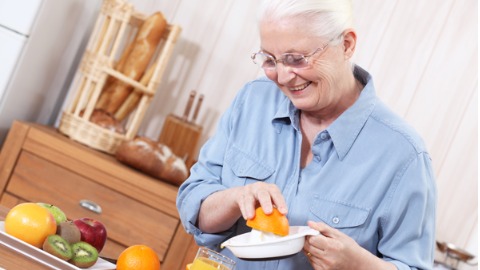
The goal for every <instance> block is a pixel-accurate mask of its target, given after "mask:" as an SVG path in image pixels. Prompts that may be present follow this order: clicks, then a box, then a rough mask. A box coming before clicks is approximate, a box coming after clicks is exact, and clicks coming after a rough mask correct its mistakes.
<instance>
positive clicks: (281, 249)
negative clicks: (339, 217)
mask: <svg viewBox="0 0 480 270" xmlns="http://www.w3.org/2000/svg"><path fill="white" fill-rule="evenodd" d="M318 234H319V232H318V231H316V230H314V229H312V228H310V227H308V226H290V230H289V233H288V235H287V236H283V237H279V238H275V239H269V240H266V241H255V240H254V239H252V237H251V236H252V233H251V232H249V233H244V234H241V235H237V236H235V237H232V238H230V239H229V240H227V241H225V242H223V243H222V245H221V246H222V247H226V248H228V249H230V251H232V253H233V255H235V256H237V257H238V258H245V259H261V258H272V257H280V256H288V255H292V254H295V253H298V252H300V251H301V250H302V248H303V244H304V243H305V236H307V235H318Z"/></svg>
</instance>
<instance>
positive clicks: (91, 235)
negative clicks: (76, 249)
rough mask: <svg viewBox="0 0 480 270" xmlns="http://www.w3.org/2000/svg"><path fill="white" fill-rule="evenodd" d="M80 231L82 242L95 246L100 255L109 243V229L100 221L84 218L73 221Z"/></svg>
mask: <svg viewBox="0 0 480 270" xmlns="http://www.w3.org/2000/svg"><path fill="white" fill-rule="evenodd" d="M73 223H75V225H76V226H77V227H78V229H79V230H80V235H81V238H82V241H85V242H87V243H89V244H90V245H92V246H94V247H95V248H96V249H97V251H98V253H100V251H101V250H102V249H103V246H104V245H105V242H106V241H107V229H106V228H105V226H104V225H103V224H102V223H101V222H100V221H98V220H95V219H92V218H88V217H84V218H79V219H75V220H74V221H73Z"/></svg>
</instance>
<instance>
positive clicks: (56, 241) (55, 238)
mask: <svg viewBox="0 0 480 270" xmlns="http://www.w3.org/2000/svg"><path fill="white" fill-rule="evenodd" d="M43 250H44V251H46V252H48V253H50V254H52V255H53V256H55V257H57V258H60V259H62V260H64V261H68V260H70V259H71V258H72V256H73V252H72V247H71V246H70V243H68V242H67V240H65V239H64V238H63V237H61V236H60V235H56V234H52V235H49V236H48V237H47V238H46V239H45V241H44V242H43Z"/></svg>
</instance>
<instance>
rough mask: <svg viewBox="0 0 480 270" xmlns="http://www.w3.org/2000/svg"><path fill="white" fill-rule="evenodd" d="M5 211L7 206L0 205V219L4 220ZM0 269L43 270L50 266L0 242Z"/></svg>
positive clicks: (6, 211)
mask: <svg viewBox="0 0 480 270" xmlns="http://www.w3.org/2000/svg"><path fill="white" fill-rule="evenodd" d="M7 213H8V208H6V207H5V206H2V205H0V220H5V216H6V215H7ZM0 269H8V270H10V269H19V270H23V269H35V270H37V269H38V270H44V269H50V268H49V267H47V266H45V265H43V264H40V263H38V262H36V261H34V260H32V259H30V258H28V257H26V256H24V255H22V254H20V253H18V252H16V251H14V250H12V249H10V248H7V247H6V246H4V245H2V244H0Z"/></svg>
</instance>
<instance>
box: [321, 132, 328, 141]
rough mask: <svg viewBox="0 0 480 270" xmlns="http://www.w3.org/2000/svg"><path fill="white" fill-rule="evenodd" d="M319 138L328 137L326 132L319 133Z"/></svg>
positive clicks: (324, 138)
mask: <svg viewBox="0 0 480 270" xmlns="http://www.w3.org/2000/svg"><path fill="white" fill-rule="evenodd" d="M320 139H322V140H326V139H328V134H327V133H321V134H320Z"/></svg>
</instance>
